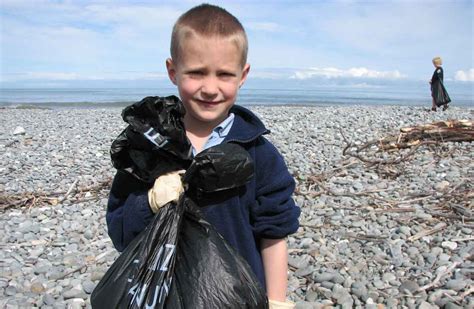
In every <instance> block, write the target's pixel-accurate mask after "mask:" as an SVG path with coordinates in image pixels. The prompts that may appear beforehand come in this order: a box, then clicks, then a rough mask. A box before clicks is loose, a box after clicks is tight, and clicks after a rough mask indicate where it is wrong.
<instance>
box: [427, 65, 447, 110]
mask: <svg viewBox="0 0 474 309" xmlns="http://www.w3.org/2000/svg"><path fill="white" fill-rule="evenodd" d="M442 64H443V60H441V57H434V58H433V65H434V66H435V68H436V69H435V71H434V73H433V76H432V77H431V80H430V84H431V97H432V106H431V110H432V111H434V112H436V108H437V107H441V106H442V107H443V111H445V110H447V109H448V107H449V106H448V103H449V102H451V99H450V98H449V95H448V92H447V91H446V88H444V84H443V68H442V67H441V65H442Z"/></svg>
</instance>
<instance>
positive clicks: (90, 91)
mask: <svg viewBox="0 0 474 309" xmlns="http://www.w3.org/2000/svg"><path fill="white" fill-rule="evenodd" d="M473 84H474V83H468V84H461V85H451V86H450V88H449V89H448V92H449V94H450V96H451V99H452V105H453V106H462V107H474V94H473ZM168 95H177V91H176V88H172V87H156V88H151V87H148V88H140V87H136V88H115V87H109V88H96V87H90V88H0V107H18V106H20V107H21V106H35V107H45V108H71V107H74V108H94V107H101V108H102V107H118V106H120V107H121V106H127V105H129V104H131V103H133V102H136V101H139V100H141V99H142V98H144V97H146V96H168ZM237 103H238V104H240V105H244V106H245V105H290V106H291V105H309V106H311V105H326V106H327V105H341V104H345V105H404V106H426V107H430V106H431V97H430V92H429V86H427V85H426V84H421V83H415V84H414V85H411V86H410V85H408V86H407V85H385V86H381V85H376V86H371V85H366V84H361V85H320V86H313V85H309V86H308V85H307V84H305V85H301V86H298V85H295V84H293V85H290V86H288V87H285V86H284V85H278V86H273V87H272V86H271V85H270V86H269V85H264V86H263V87H255V86H249V87H245V86H244V87H243V88H242V89H241V91H240V93H239V96H238V100H237Z"/></svg>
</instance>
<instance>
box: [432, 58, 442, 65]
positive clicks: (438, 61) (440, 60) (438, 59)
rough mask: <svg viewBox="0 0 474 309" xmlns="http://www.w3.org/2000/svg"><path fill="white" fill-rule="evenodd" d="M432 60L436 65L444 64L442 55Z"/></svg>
mask: <svg viewBox="0 0 474 309" xmlns="http://www.w3.org/2000/svg"><path fill="white" fill-rule="evenodd" d="M432 61H433V64H434V65H442V64H443V60H442V59H441V57H434V58H433V60H432Z"/></svg>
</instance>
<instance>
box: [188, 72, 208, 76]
mask: <svg viewBox="0 0 474 309" xmlns="http://www.w3.org/2000/svg"><path fill="white" fill-rule="evenodd" d="M188 74H189V75H192V76H200V75H203V74H204V73H203V72H202V71H189V72H188Z"/></svg>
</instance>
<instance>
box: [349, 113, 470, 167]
mask: <svg viewBox="0 0 474 309" xmlns="http://www.w3.org/2000/svg"><path fill="white" fill-rule="evenodd" d="M341 134H342V137H343V138H344V141H345V142H346V147H345V148H344V150H343V155H348V156H351V157H354V158H357V159H359V160H361V161H362V162H365V163H369V164H371V165H390V164H398V163H400V162H402V161H405V160H407V159H408V158H409V157H411V156H412V155H413V154H414V153H415V152H416V150H417V149H418V148H419V147H420V146H422V145H439V144H441V143H446V142H472V141H474V125H473V121H472V120H465V119H463V120H447V121H439V122H433V123H430V124H423V125H418V126H413V127H405V128H401V129H400V133H399V134H398V135H389V136H387V137H384V138H381V139H375V140H371V141H368V142H366V143H363V144H358V143H352V142H350V141H349V140H348V139H347V138H346V137H345V136H344V133H343V132H342V131H341ZM406 148H410V151H409V152H407V153H398V154H399V155H398V156H396V157H395V158H384V157H382V158H376V157H375V154H376V153H381V152H389V153H391V152H394V151H399V150H401V149H406ZM371 157H374V158H371Z"/></svg>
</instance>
